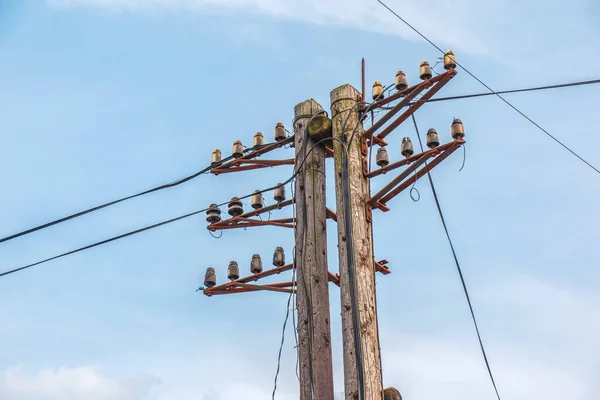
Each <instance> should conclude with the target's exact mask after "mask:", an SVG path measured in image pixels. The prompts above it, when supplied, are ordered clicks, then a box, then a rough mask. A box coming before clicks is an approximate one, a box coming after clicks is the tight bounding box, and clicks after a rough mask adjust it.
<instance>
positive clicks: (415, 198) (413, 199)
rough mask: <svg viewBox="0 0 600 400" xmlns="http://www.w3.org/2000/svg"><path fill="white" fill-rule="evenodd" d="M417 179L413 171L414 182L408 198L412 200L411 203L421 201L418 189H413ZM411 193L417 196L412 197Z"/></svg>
mask: <svg viewBox="0 0 600 400" xmlns="http://www.w3.org/2000/svg"><path fill="white" fill-rule="evenodd" d="M418 179H419V177H418V175H417V172H416V171H415V181H414V182H413V184H412V186H411V187H410V192H409V194H410V198H411V199H412V201H414V202H415V203H416V202H417V201H419V200H421V193H419V189H417V188H416V187H415V185H416V184H417V180H418ZM413 191H414V192H415V193H416V194H417V196H416V197H415V196H413Z"/></svg>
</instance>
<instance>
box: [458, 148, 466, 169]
mask: <svg viewBox="0 0 600 400" xmlns="http://www.w3.org/2000/svg"><path fill="white" fill-rule="evenodd" d="M462 148H463V162H462V165H461V167H460V169H459V170H458V172H460V171H462V170H463V168H464V167H465V162H466V161H467V146H466V143H463V145H462Z"/></svg>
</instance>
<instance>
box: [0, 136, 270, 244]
mask: <svg viewBox="0 0 600 400" xmlns="http://www.w3.org/2000/svg"><path fill="white" fill-rule="evenodd" d="M261 147H263V146H261ZM257 149H258V147H257V148H254V147H250V148H246V149H244V152H245V153H247V152H251V151H254V150H257ZM234 158H235V157H233V156H229V157H226V158H224V159H223V160H221V161H219V162H218V163H215V164H211V165H209V166H208V167H206V168H204V169H202V170H200V171H198V172H196V173H194V174H192V175H189V176H186V177H185V178H182V179H179V180H176V181H174V182H171V183H167V184H165V185H161V186H157V187H155V188H152V189H148V190H144V191H143V192H139V193H136V194H132V195H130V196H126V197H123V198H120V199H117V200H113V201H109V202H108V203H104V204H101V205H99V206H96V207H92V208H88V209H87V210H83V211H79V212H77V213H75V214H71V215H67V216H66V217H62V218H59V219H57V220H54V221H51V222H47V223H45V224H42V225H38V226H36V227H33V228H30V229H26V230H24V231H21V232H18V233H15V234H12V235H10V236H6V237H4V238H0V243H3V242H7V241H9V240H12V239H16V238H18V237H21V236H24V235H28V234H30V233H33V232H36V231H40V230H42V229H46V228H49V227H51V226H53V225H57V224H60V223H63V222H66V221H69V220H71V219H73V218H77V217H81V216H83V215H86V214H89V213H92V212H94V211H98V210H101V209H103V208H106V207H109V206H112V205H115V204H118V203H121V202H123V201H126V200H131V199H134V198H136V197H140V196H143V195H146V194H150V193H153V192H158V191H159V190H163V189H167V188H172V187H174V186H178V185H181V184H182V183H185V182H188V181H190V180H192V179H194V178H196V177H198V176H200V175H203V174H206V173H208V172H210V171H211V170H212V169H213V168H216V167H218V166H220V165H222V164H224V163H226V162H228V161H230V160H232V159H234Z"/></svg>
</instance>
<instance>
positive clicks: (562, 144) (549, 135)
mask: <svg viewBox="0 0 600 400" xmlns="http://www.w3.org/2000/svg"><path fill="white" fill-rule="evenodd" d="M376 1H377V2H378V3H379V4H381V5H382V6H383V7H385V8H386V9H387V10H388V11H389V12H391V13H392V14H394V15H395V16H396V17H397V18H398V19H399V20H400V21H402V22H403V23H404V24H405V25H406V26H408V27H409V28H410V29H412V30H413V31H414V32H415V33H417V34H418V35H419V36H421V37H422V38H423V39H425V40H426V41H427V42H428V43H429V44H431V45H432V46H433V47H435V48H436V49H438V50H439V51H440V52H441V53H442V54H445V52H444V50H442V49H441V47H439V46H438V45H436V44H435V43H434V42H432V41H431V40H430V39H429V38H427V36H425V35H424V34H422V33H421V32H420V31H419V30H418V29H417V28H415V27H414V26H412V25H411V24H410V23H409V22H408V21H406V20H405V19H404V18H402V17H401V16H400V15H399V14H398V13H396V12H395V11H394V10H392V9H391V8H390V7H389V6H388V5H387V4H385V3H384V2H383V1H382V0H376ZM456 65H458V66H459V67H461V68H462V69H463V70H464V71H465V72H466V73H467V74H469V75H470V76H471V77H472V78H473V79H475V80H476V81H477V82H479V83H480V84H481V85H483V86H484V87H485V88H486V89H487V90H489V91H490V92H491V94H494V95H496V96H497V97H498V98H499V99H500V100H502V101H503V102H504V103H505V104H506V105H508V106H509V107H510V108H512V109H513V110H514V111H516V112H517V113H519V114H520V115H521V116H522V117H523V118H525V119H526V120H527V121H529V122H530V123H532V124H533V125H534V126H535V127H536V128H538V129H539V130H541V131H542V132H544V133H545V134H546V135H547V136H548V137H550V138H551V139H552V140H554V141H555V142H556V143H558V144H559V145H561V146H562V147H563V148H565V149H566V150H567V151H568V152H570V153H571V154H573V155H574V156H575V157H577V158H578V159H579V160H581V161H582V162H583V163H585V164H586V165H587V166H588V167H590V168H591V169H593V170H594V171H596V172H597V173H599V174H600V170H599V169H598V168H596V167H595V166H593V165H592V164H590V163H589V162H588V161H586V160H585V159H584V158H583V157H581V156H580V155H579V154H577V153H576V152H575V151H573V150H572V149H571V148H570V147H568V146H567V145H566V144H564V143H563V142H561V141H560V140H558V139H557V138H556V137H555V136H553V135H552V134H551V133H550V132H548V131H547V130H546V129H544V128H542V127H541V126H540V125H539V124H538V123H537V122H535V121H534V120H533V119H531V118H530V117H528V116H527V115H526V114H525V113H524V112H523V111H521V110H519V109H518V108H517V107H515V106H514V105H513V104H512V103H511V102H509V101H508V100H506V99H505V98H504V97H502V96H501V95H500V94H499V93H498V92H496V91H495V90H494V89H492V88H491V87H489V86H488V85H487V84H486V83H485V82H483V81H482V80H481V79H479V78H478V77H476V76H475V75H474V74H473V73H472V72H471V71H469V70H468V69H466V68H465V67H464V66H463V65H461V64H460V63H458V62H456Z"/></svg>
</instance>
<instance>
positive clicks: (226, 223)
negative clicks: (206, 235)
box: [208, 199, 295, 232]
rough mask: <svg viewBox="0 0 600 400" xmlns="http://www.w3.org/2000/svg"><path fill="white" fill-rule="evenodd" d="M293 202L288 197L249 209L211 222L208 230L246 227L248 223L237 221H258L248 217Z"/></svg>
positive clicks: (280, 207) (277, 208) (278, 208)
mask: <svg viewBox="0 0 600 400" xmlns="http://www.w3.org/2000/svg"><path fill="white" fill-rule="evenodd" d="M294 202H295V200H294V199H289V200H285V201H282V202H281V203H275V204H271V205H270V206H267V207H263V208H259V209H256V210H252V211H249V212H247V213H244V214H242V215H238V216H236V217H231V218H229V219H224V220H222V221H219V222H213V223H212V224H210V225H208V230H209V231H213V232H214V231H216V230H219V229H228V228H227V227H236V228H237V227H247V226H248V225H244V224H240V225H237V222H239V221H245V222H246V223H248V222H255V221H260V220H255V219H250V217H256V216H258V215H260V214H264V213H266V212H269V211H273V210H280V209H282V208H283V207H287V206H289V205H292V204H294ZM272 221H278V220H272ZM285 221H286V222H293V221H289V219H285ZM263 222H269V221H263ZM259 224H260V222H259ZM262 225H265V224H262ZM267 225H268V224H267ZM271 225H273V224H271ZM286 228H287V226H286Z"/></svg>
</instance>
